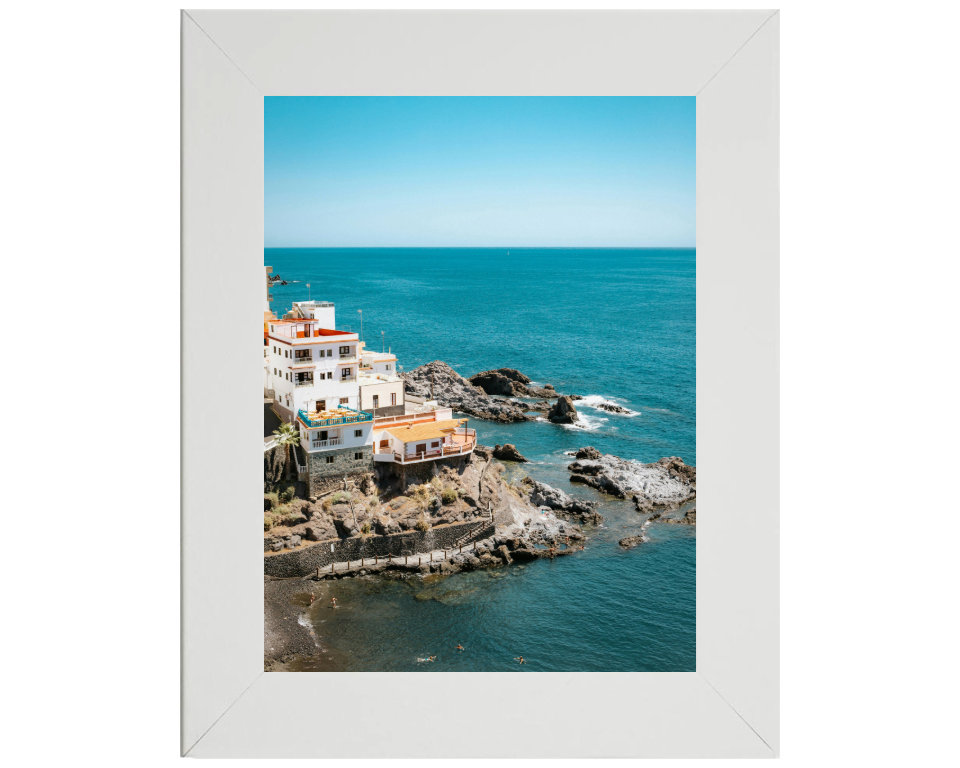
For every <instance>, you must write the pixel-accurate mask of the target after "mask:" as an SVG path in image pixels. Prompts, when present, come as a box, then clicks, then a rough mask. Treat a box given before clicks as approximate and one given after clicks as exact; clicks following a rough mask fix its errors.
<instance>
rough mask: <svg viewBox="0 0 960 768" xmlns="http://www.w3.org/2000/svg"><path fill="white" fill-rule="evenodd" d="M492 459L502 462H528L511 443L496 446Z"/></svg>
mask: <svg viewBox="0 0 960 768" xmlns="http://www.w3.org/2000/svg"><path fill="white" fill-rule="evenodd" d="M493 457H494V458H495V459H502V460H504V461H528V459H526V458H525V457H524V456H523V455H521V453H520V451H518V450H517V446H515V445H514V444H513V443H507V444H506V445H498V446H497V447H496V448H494V449H493Z"/></svg>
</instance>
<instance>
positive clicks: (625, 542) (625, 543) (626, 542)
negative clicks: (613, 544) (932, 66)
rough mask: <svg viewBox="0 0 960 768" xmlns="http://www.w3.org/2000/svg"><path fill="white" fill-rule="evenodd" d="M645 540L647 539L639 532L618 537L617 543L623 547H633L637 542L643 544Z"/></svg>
mask: <svg viewBox="0 0 960 768" xmlns="http://www.w3.org/2000/svg"><path fill="white" fill-rule="evenodd" d="M646 540H647V537H646V536H644V535H643V534H640V535H639V536H627V537H626V538H625V539H620V541H619V542H618V544H620V546H621V547H623V548H624V549H630V548H631V547H635V546H637V545H638V544H643V542H645V541H646Z"/></svg>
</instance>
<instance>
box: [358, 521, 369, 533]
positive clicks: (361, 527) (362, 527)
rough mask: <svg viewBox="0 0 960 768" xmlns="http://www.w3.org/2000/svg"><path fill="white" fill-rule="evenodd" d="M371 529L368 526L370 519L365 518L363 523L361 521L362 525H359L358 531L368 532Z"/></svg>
mask: <svg viewBox="0 0 960 768" xmlns="http://www.w3.org/2000/svg"><path fill="white" fill-rule="evenodd" d="M371 530H372V529H371V527H370V521H369V520H365V521H364V523H363V525H361V526H360V532H361V533H370V531H371Z"/></svg>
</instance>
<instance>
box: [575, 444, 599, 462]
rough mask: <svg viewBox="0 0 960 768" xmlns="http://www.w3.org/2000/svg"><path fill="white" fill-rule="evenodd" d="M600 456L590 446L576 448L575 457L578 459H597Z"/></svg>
mask: <svg viewBox="0 0 960 768" xmlns="http://www.w3.org/2000/svg"><path fill="white" fill-rule="evenodd" d="M601 455H602V454H601V453H600V451H598V450H597V449H596V448H594V447H593V446H592V445H588V446H587V447H586V448H578V449H577V453H576V457H577V458H578V459H594V460H596V459H599V458H600V456H601Z"/></svg>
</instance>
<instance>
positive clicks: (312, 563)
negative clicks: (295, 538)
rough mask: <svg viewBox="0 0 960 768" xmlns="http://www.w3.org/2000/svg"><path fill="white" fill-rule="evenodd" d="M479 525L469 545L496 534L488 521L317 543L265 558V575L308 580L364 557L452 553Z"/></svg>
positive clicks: (474, 521) (265, 556)
mask: <svg viewBox="0 0 960 768" xmlns="http://www.w3.org/2000/svg"><path fill="white" fill-rule="evenodd" d="M478 523H479V524H482V527H478V530H477V533H476V535H474V536H471V537H470V538H469V539H468V540H467V541H468V542H469V541H474V540H480V539H486V538H489V537H490V536H493V535H494V533H495V532H496V529H495V527H494V524H493V523H492V522H491V521H490V520H489V519H486V520H473V521H471V522H465V523H451V524H450V525H438V526H437V527H436V528H431V529H430V530H429V531H405V532H403V533H395V534H392V535H390V536H355V537H352V538H349V539H330V540H328V541H318V542H316V543H315V544H310V545H309V546H306V547H304V548H303V549H295V550H292V551H289V550H288V551H286V552H279V553H277V554H264V556H263V572H264V574H265V575H266V576H279V577H290V576H308V575H309V574H311V573H315V572H316V570H317V566H319V567H320V568H323V567H324V566H329V565H330V563H342V562H345V561H347V560H359V559H360V558H361V557H374V556H377V557H386V556H387V555H393V556H394V557H403V556H404V555H414V554H416V553H418V552H432V551H433V550H437V549H449V548H451V547H453V546H454V544H455V543H456V542H457V540H458V539H460V538H461V537H462V536H464V534H466V533H467V532H468V531H469V530H470V528H471V527H472V526H477V525H478ZM466 543H467V542H464V544H466ZM331 546H332V551H331Z"/></svg>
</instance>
